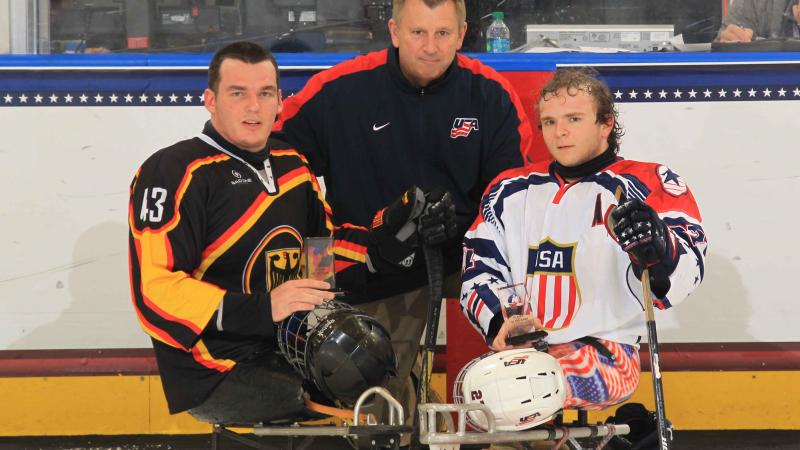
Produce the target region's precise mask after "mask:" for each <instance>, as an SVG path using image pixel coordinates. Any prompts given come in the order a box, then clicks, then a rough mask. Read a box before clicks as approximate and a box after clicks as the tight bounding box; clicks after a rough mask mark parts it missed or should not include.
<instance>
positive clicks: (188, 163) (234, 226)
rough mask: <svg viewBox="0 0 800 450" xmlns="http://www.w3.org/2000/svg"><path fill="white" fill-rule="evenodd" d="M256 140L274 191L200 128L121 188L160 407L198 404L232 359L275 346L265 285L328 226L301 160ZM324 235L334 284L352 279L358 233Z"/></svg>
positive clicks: (360, 274)
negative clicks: (163, 400) (126, 196)
mask: <svg viewBox="0 0 800 450" xmlns="http://www.w3.org/2000/svg"><path fill="white" fill-rule="evenodd" d="M268 148H269V149H270V151H269V153H268V159H267V160H268V162H269V165H270V166H271V172H272V176H273V179H272V184H273V185H274V187H275V188H276V189H277V192H276V193H274V194H271V193H270V191H272V192H274V191H275V189H268V186H269V185H270V180H269V179H267V178H268V175H269V173H266V172H265V173H259V169H260V168H259V169H257V168H256V167H254V165H253V164H252V161H253V155H252V154H249V152H246V151H243V150H240V149H238V148H235V147H234V146H233V145H232V144H230V143H228V142H226V141H225V140H224V139H222V138H221V136H219V134H217V133H216V132H215V131H214V130H213V128H211V127H210V125H207V126H206V129H205V130H204V133H203V134H201V135H200V136H198V137H195V138H193V139H189V140H185V141H181V142H178V143H177V144H175V145H172V146H170V147H167V148H165V149H162V150H159V151H158V152H156V153H155V154H153V155H152V156H151V157H150V158H148V159H147V160H146V161H145V162H144V164H143V165H142V166H141V168H140V169H139V171H138V172H137V174H136V176H135V177H134V179H133V182H132V184H131V193H130V207H129V225H130V236H129V241H130V248H129V255H130V279H131V294H132V297H133V302H134V307H135V310H136V313H137V314H138V318H139V322H140V324H141V326H142V328H143V329H144V330H145V332H147V334H149V335H150V336H151V337H152V339H153V347H154V348H155V353H156V359H157V362H158V367H159V371H160V373H161V379H162V382H163V385H164V391H165V394H166V397H167V402H168V404H169V410H170V412H171V413H176V412H180V411H184V410H186V409H189V408H192V407H195V406H198V405H199V404H200V403H202V402H203V401H204V400H205V399H206V398H207V397H208V395H209V394H210V392H211V391H212V390H213V389H214V387H215V386H216V385H217V384H218V383H219V382H220V381H221V380H222V379H223V378H224V376H225V373H226V372H228V371H230V370H231V369H232V368H233V367H234V366H235V365H236V363H237V361H241V360H242V359H244V358H247V357H248V356H250V355H252V354H253V353H255V352H260V351H271V350H274V349H275V348H276V340H275V330H274V324H273V321H272V312H271V303H270V295H269V290H270V289H271V288H273V287H275V286H277V285H279V284H280V283H282V282H284V281H287V280H289V279H292V278H297V277H298V275H299V269H300V260H301V252H302V247H303V238H304V237H306V236H330V235H331V233H332V232H334V230H333V225H332V222H331V213H330V208H329V207H328V205H327V204H326V203H325V200H324V199H323V198H322V195H321V192H320V189H319V186H318V185H317V180H316V178H315V177H314V176H313V175H312V173H311V171H310V170H309V168H308V165H307V163H306V161H305V158H304V157H303V156H301V155H299V154H298V153H297V152H296V151H294V150H293V149H291V148H289V147H288V145H286V144H285V143H282V142H280V141H277V140H274V139H271V140H270V142H269V143H268ZM264 153H265V154H264V156H266V151H264ZM248 161H250V162H248ZM335 239H336V249H335V258H336V266H337V271H338V273H337V284H339V285H340V286H343V287H347V286H348V285H354V284H356V285H357V284H360V283H363V282H364V277H365V264H364V262H365V257H366V256H365V255H366V230H363V229H355V228H341V229H337V230H336V231H335Z"/></svg>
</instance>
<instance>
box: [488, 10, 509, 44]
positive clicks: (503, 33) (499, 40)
mask: <svg viewBox="0 0 800 450" xmlns="http://www.w3.org/2000/svg"><path fill="white" fill-rule="evenodd" d="M503 17H504V14H503V13H502V12H501V11H495V12H493V13H492V19H493V20H492V23H491V24H490V25H489V28H487V29H486V52H488V53H504V52H507V51H509V49H510V48H511V31H509V29H508V27H507V26H506V24H505V22H503Z"/></svg>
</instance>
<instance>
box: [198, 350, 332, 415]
mask: <svg viewBox="0 0 800 450" xmlns="http://www.w3.org/2000/svg"><path fill="white" fill-rule="evenodd" d="M189 413H190V414H191V415H192V416H194V417H195V418H196V419H198V420H202V421H204V422H209V423H216V424H221V425H253V424H256V423H279V422H293V421H296V420H306V419H309V418H315V417H317V416H316V415H314V414H313V413H310V412H309V411H307V410H306V408H305V403H304V401H303V381H302V378H301V377H300V375H298V374H297V372H295V371H294V369H292V367H291V366H290V365H289V363H288V362H287V361H286V359H284V357H283V356H282V355H281V354H280V353H277V352H265V353H262V354H259V355H257V356H255V357H253V358H251V359H249V360H245V361H241V362H239V363H238V364H236V367H234V368H233V370H231V372H230V373H229V374H228V376H227V377H225V379H224V380H223V381H222V383H220V384H219V386H217V387H216V389H214V391H213V392H212V393H211V396H210V397H209V398H208V399H207V400H206V401H205V402H203V404H201V405H200V406H198V407H196V408H192V409H190V410H189Z"/></svg>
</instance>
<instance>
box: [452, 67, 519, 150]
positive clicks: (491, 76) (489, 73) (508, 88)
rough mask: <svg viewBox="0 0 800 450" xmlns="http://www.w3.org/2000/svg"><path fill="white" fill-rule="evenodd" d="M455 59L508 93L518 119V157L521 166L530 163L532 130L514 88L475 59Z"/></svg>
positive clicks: (494, 71) (495, 72)
mask: <svg viewBox="0 0 800 450" xmlns="http://www.w3.org/2000/svg"><path fill="white" fill-rule="evenodd" d="M457 57H458V66H459V67H462V68H464V69H467V70H469V71H470V72H472V73H474V74H478V75H482V76H484V77H486V78H488V79H490V80H492V81H495V82H497V83H498V84H499V85H500V86H502V87H503V89H505V91H506V92H507V93H508V95H509V97H510V98H511V103H513V104H514V108H516V110H517V119H519V125H518V126H517V132H518V133H519V145H520V149H519V153H520V155H522V161H523V165H524V163H530V162H532V161H533V155H532V151H533V149H532V140H533V130H532V129H531V124H530V122H529V121H528V116H527V114H525V108H524V107H523V106H522V101H521V100H520V99H519V96H518V95H517V92H516V91H515V90H514V87H513V86H511V82H509V81H508V80H507V79H506V78H505V77H503V76H502V75H500V74H499V73H498V72H497V71H496V70H494V69H492V68H491V67H489V66H487V65H485V64H483V63H481V62H480V61H478V60H477V59H473V58H469V57H466V56H464V55H462V54H460V53H459V54H458V56H457Z"/></svg>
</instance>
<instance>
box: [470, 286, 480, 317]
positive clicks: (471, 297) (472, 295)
mask: <svg viewBox="0 0 800 450" xmlns="http://www.w3.org/2000/svg"><path fill="white" fill-rule="evenodd" d="M477 296H478V293H477V292H475V291H472V294H470V296H469V300H467V311H469V312H470V313H471V312H472V302H473V301H475V298H476V297H477ZM473 316H474V314H473ZM476 318H477V317H476Z"/></svg>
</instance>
